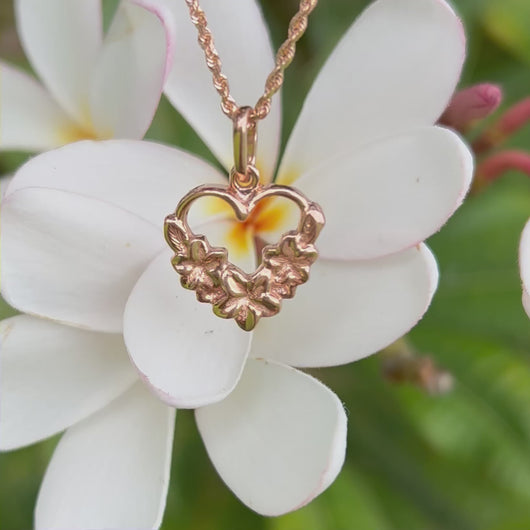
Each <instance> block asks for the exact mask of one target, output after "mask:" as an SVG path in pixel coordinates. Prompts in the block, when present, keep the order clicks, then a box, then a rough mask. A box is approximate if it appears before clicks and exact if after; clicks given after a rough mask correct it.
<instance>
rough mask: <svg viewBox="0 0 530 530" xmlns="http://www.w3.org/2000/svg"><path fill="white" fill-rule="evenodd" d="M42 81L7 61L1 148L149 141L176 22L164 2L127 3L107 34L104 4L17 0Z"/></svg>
mask: <svg viewBox="0 0 530 530" xmlns="http://www.w3.org/2000/svg"><path fill="white" fill-rule="evenodd" d="M15 13H16V22H17V29H18V34H19V36H20V38H21V41H22V45H23V47H24V50H25V52H26V55H27V57H28V59H29V60H30V62H31V65H32V66H33V68H34V70H35V72H36V73H37V74H38V75H39V77H40V80H41V81H42V84H41V83H40V82H39V81H37V80H36V79H34V78H33V77H32V76H30V75H28V74H27V73H25V72H24V71H22V70H19V69H18V68H16V67H14V66H11V65H9V64H7V63H5V62H3V61H0V83H1V84H0V109H1V112H0V150H24V151H44V150H47V149H52V148H55V147H58V146H60V145H64V144H66V143H69V142H74V141H76V140H81V139H84V138H93V139H105V138H135V139H136V138H142V137H143V135H144V134H145V132H146V130H147V128H148V127H149V125H150V124H151V120H152V118H153V115H154V113H155V111H156V108H157V107H158V102H159V100H160V94H161V92H162V87H163V84H164V80H165V77H166V74H167V72H168V71H169V68H170V66H171V61H172V51H173V45H174V27H173V26H174V24H172V20H173V19H172V17H171V16H168V15H169V12H168V11H167V9H166V8H165V6H164V5H161V4H160V2H159V1H158V0H122V2H121V3H120V5H119V6H118V9H117V11H116V13H115V16H114V18H113V21H112V24H111V26H110V28H109V30H108V32H107V34H106V35H105V36H103V21H102V6H101V0H89V1H87V0H46V1H45V2H43V1H42V0H15Z"/></svg>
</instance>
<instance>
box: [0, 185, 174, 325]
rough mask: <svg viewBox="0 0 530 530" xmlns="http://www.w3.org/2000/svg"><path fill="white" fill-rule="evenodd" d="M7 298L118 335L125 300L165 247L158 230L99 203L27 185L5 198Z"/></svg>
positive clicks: (19, 306)
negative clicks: (152, 260)
mask: <svg viewBox="0 0 530 530" xmlns="http://www.w3.org/2000/svg"><path fill="white" fill-rule="evenodd" d="M1 229H2V252H1V255H0V259H1V269H0V275H1V288H2V295H3V296H4V298H5V299H6V301H7V302H8V303H10V304H11V305H12V306H13V307H15V308H17V309H19V310H20V311H23V312H25V313H29V314H33V315H37V316H42V317H44V318H49V319H52V320H55V321H58V322H67V323H69V324H70V325H73V326H78V327H81V328H85V329H92V330H95V331H105V332H116V333H117V332H121V330H122V325H123V310H124V307H125V303H126V300H127V297H128V296H129V294H130V292H131V289H132V287H133V285H134V283H135V282H136V280H137V279H138V278H139V277H140V275H141V274H142V271H143V270H144V269H145V267H146V266H147V264H148V263H149V262H150V260H151V259H152V257H153V256H155V255H156V254H157V253H158V252H160V249H161V248H163V247H164V245H165V242H164V239H163V235H162V230H161V228H157V227H155V226H153V225H151V224H150V223H147V222H146V221H144V220H143V219H140V218H139V217H137V216H135V215H133V214H131V213H129V212H126V211H124V210H121V209H120V208H117V207H115V206H112V205H109V204H107V203H104V202H102V201H97V200H94V199H91V198H87V197H84V196H81V195H77V194H73V193H69V192H63V191H58V190H52V189H45V188H25V189H22V190H19V191H17V192H14V193H11V194H9V195H8V196H7V197H6V198H5V199H4V200H3V201H2V227H1Z"/></svg>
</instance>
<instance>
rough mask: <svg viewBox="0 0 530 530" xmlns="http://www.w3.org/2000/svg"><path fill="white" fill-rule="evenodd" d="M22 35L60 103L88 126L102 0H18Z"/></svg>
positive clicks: (45, 80) (19, 28) (28, 53)
mask: <svg viewBox="0 0 530 530" xmlns="http://www.w3.org/2000/svg"><path fill="white" fill-rule="evenodd" d="M15 7H16V15H17V27H18V34H19V36H20V38H21V39H22V43H23V45H24V49H25V51H26V54H27V55H28V57H29V59H30V61H31V63H32V65H33V67H34V68H35V70H36V71H37V73H38V74H39V76H40V78H41V79H42V80H43V81H44V84H45V85H46V86H47V87H48V89H49V90H50V92H51V93H52V94H53V95H54V96H55V98H56V99H57V101H58V103H59V104H61V106H62V107H63V108H64V109H65V110H66V111H67V112H68V113H69V114H70V115H71V116H72V117H73V118H74V119H76V120H77V121H78V122H79V123H81V124H84V125H87V120H88V86H89V79H90V76H91V74H92V69H93V66H94V64H95V61H96V58H97V55H98V53H99V50H100V47H101V39H102V15H101V2H100V1H96V0H92V1H90V2H87V1H86V0H69V1H68V2H65V1H64V0H46V2H42V1H41V0H16V2H15Z"/></svg>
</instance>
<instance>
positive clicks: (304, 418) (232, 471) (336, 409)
mask: <svg viewBox="0 0 530 530" xmlns="http://www.w3.org/2000/svg"><path fill="white" fill-rule="evenodd" d="M195 415H196V418H197V424H198V427H199V430H200V433H201V436H202V438H203V440H204V444H205V445H206V449H207V451H208V454H209V455H210V458H211V459H212V462H213V464H214V466H215V467H216V469H217V471H218V473H219V474H220V475H221V478H222V479H223V480H224V481H225V482H226V484H227V485H228V487H229V488H230V489H231V490H232V491H233V492H234V493H235V494H236V495H237V496H238V497H239V498H240V499H241V501H242V502H244V503H245V504H246V505H247V506H248V507H249V508H252V509H253V510H255V511H256V512H258V513H261V514H263V515H280V514H283V513H285V512H289V511H291V510H296V509H297V508H300V507H302V506H304V505H305V504H307V503H308V502H310V501H311V500H312V499H313V498H315V497H316V496H317V495H319V494H320V493H322V491H324V490H325V489H326V488H327V487H328V486H329V485H330V484H331V483H332V482H333V480H334V479H335V477H336V476H337V474H338V472H339V471H340V468H341V467H342V463H343V461H344V452H345V448H346V415H345V413H344V409H343V407H342V405H341V403H340V401H339V399H338V398H337V396H335V394H333V392H331V391H330V390H329V389H328V388H326V387H325V386H324V385H323V384H322V383H320V382H318V381H317V380H316V379H313V378H312V377H310V376H308V375H306V374H303V373H302V372H299V371H297V370H294V369H292V368H289V367H286V366H282V365H279V364H275V363H271V362H267V361H264V360H249V362H248V363H247V365H246V367H245V371H244V373H243V376H242V377H241V381H240V383H239V384H238V386H237V387H236V389H235V390H234V391H233V392H232V393H231V394H230V395H229V396H228V397H227V398H226V399H224V400H223V401H221V402H220V403H216V404H214V405H210V406H208V407H203V408H200V409H198V410H197V411H196V413H195Z"/></svg>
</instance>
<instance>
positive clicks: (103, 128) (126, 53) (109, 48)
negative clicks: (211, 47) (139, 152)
mask: <svg viewBox="0 0 530 530" xmlns="http://www.w3.org/2000/svg"><path fill="white" fill-rule="evenodd" d="M173 26H174V22H173V20H172V16H171V12H170V11H169V9H167V8H165V7H164V5H161V4H160V3H159V2H157V1H156V0H154V1H147V2H144V3H140V2H134V1H131V0H129V1H126V2H122V3H121V4H120V6H119V7H118V10H117V11H116V14H115V16H114V18H113V20H112V24H111V26H110V28H109V30H108V33H107V35H106V36H105V39H104V41H103V47H102V49H101V53H100V54H99V58H98V62H97V63H96V66H95V69H94V72H93V73H92V76H91V87H90V94H89V100H90V115H91V119H92V123H93V128H94V129H95V131H96V132H97V136H98V137H100V138H111V137H117V138H141V137H143V135H144V134H145V132H146V130H147V129H148V127H149V125H150V124H151V122H152V119H153V116H154V114H155V112H156V109H157V107H158V104H159V101H160V96H161V94H162V90H163V86H164V81H165V77H166V76H167V73H168V71H169V68H170V66H171V60H172V54H173V49H174V41H175V37H174V28H173ZM168 55H169V56H168Z"/></svg>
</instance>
